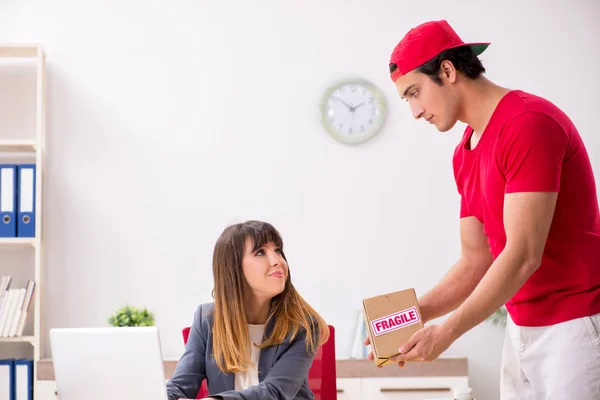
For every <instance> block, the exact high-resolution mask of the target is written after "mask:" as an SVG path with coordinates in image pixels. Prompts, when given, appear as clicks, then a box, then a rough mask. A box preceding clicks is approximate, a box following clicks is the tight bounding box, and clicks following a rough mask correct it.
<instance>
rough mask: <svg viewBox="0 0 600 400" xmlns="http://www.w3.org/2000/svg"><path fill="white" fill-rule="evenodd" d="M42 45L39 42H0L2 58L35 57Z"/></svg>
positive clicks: (0, 55)
mask: <svg viewBox="0 0 600 400" xmlns="http://www.w3.org/2000/svg"><path fill="white" fill-rule="evenodd" d="M40 49H41V46H39V45H37V44H0V57H1V58H35V57H37V56H38V52H39V51H40Z"/></svg>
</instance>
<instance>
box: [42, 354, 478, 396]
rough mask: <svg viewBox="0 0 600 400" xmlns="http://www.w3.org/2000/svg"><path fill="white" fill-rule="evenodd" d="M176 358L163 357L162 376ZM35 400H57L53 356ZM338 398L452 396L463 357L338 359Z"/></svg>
mask: <svg viewBox="0 0 600 400" xmlns="http://www.w3.org/2000/svg"><path fill="white" fill-rule="evenodd" d="M176 365H177V360H164V370H165V379H169V378H171V376H173V371H174V370H175V366H176ZM36 366H37V368H36V377H37V382H36V393H35V398H36V400H58V396H57V394H56V382H55V381H54V369H53V366H52V360H42V361H39V362H38V363H37V364H36ZM336 374H337V391H338V396H337V399H338V400H414V399H424V398H452V389H453V388H455V387H464V386H469V381H468V366H467V359H466V358H442V359H438V360H435V361H433V362H431V363H408V364H406V366H405V367H404V368H398V367H397V366H395V365H388V366H386V367H383V368H377V367H375V365H374V363H373V362H372V361H368V360H337V362H336Z"/></svg>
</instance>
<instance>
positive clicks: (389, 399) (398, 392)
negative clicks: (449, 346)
mask: <svg viewBox="0 0 600 400" xmlns="http://www.w3.org/2000/svg"><path fill="white" fill-rule="evenodd" d="M466 386H468V378H467V377H427V378H423V377H415V378H363V379H362V398H363V399H369V400H426V399H443V398H448V399H452V394H453V391H454V388H456V387H466Z"/></svg>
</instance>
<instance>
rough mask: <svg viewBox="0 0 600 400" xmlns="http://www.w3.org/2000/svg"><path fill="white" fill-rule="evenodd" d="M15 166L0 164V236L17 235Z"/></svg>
mask: <svg viewBox="0 0 600 400" xmlns="http://www.w3.org/2000/svg"><path fill="white" fill-rule="evenodd" d="M17 181H18V179H17V166H16V165H12V164H0V237H15V236H17V218H16V217H17V212H16V210H17Z"/></svg>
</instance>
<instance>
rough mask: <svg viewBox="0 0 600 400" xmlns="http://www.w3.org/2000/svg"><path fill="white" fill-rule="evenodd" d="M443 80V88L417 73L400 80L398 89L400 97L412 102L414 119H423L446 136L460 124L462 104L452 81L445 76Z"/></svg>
mask: <svg viewBox="0 0 600 400" xmlns="http://www.w3.org/2000/svg"><path fill="white" fill-rule="evenodd" d="M453 73H456V72H455V71H453ZM440 77H441V79H442V83H443V85H439V84H438V83H436V82H434V81H433V80H432V79H431V78H430V77H429V76H427V75H425V74H423V73H421V72H418V71H417V70H413V71H410V72H409V73H407V74H406V75H403V76H401V77H400V78H398V79H397V80H396V88H397V89H398V93H399V94H400V97H401V98H403V99H405V100H406V101H407V102H408V105H409V106H410V110H411V112H412V114H413V117H415V118H416V119H419V118H423V119H424V120H425V121H427V122H429V123H430V124H433V125H435V127H436V128H437V129H438V131H440V132H446V131H448V130H450V129H452V127H453V126H454V125H455V124H456V121H457V120H458V100H457V96H456V93H455V92H454V91H453V87H452V84H451V83H452V82H453V79H452V77H449V76H447V75H446V74H444V73H441V74H440Z"/></svg>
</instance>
